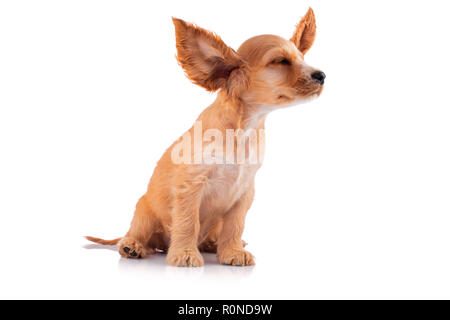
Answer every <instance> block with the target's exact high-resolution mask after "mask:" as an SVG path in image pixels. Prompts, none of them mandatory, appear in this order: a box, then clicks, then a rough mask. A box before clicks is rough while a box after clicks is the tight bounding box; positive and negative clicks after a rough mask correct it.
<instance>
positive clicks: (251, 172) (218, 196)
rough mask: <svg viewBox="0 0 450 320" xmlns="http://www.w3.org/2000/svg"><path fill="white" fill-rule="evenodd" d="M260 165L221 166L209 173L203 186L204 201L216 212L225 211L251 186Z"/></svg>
mask: <svg viewBox="0 0 450 320" xmlns="http://www.w3.org/2000/svg"><path fill="white" fill-rule="evenodd" d="M260 166H261V165H260V164H245V165H235V164H223V165H217V166H216V167H215V168H214V170H213V171H212V172H211V174H210V176H209V178H208V181H207V183H206V185H205V190H204V200H205V202H206V203H208V207H210V208H211V209H213V210H216V211H227V210H228V209H229V208H231V206H232V205H233V204H234V203H235V202H236V201H237V200H239V198H240V197H241V196H242V194H243V193H244V192H245V191H246V190H248V188H249V187H250V186H251V184H252V182H253V180H254V178H255V174H256V172H257V171H258V169H259V168H260Z"/></svg>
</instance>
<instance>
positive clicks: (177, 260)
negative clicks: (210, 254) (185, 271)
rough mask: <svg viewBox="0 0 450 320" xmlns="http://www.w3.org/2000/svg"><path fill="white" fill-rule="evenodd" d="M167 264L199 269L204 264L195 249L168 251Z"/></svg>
mask: <svg viewBox="0 0 450 320" xmlns="http://www.w3.org/2000/svg"><path fill="white" fill-rule="evenodd" d="M167 263H168V264H169V265H171V266H175V267H201V266H203V265H204V264H205V263H204V262H203V257H202V255H201V254H200V252H199V251H198V249H197V248H193V249H170V248H169V252H168V253H167Z"/></svg>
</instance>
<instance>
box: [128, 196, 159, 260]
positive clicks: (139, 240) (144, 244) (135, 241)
mask: <svg viewBox="0 0 450 320" xmlns="http://www.w3.org/2000/svg"><path fill="white" fill-rule="evenodd" d="M156 222H157V221H156V218H155V216H154V214H153V212H152V211H151V209H150V208H149V206H148V204H147V200H146V198H145V196H142V197H141V198H140V199H139V201H138V203H137V205H136V210H135V212H134V217H133V220H132V221H131V226H130V230H128V232H127V234H126V235H125V237H123V238H122V240H120V241H119V253H120V255H121V256H122V257H124V258H131V259H140V258H145V257H146V256H148V255H151V254H153V253H155V251H154V249H153V248H149V247H148V242H149V240H150V238H151V236H152V234H153V232H154V230H155V227H156Z"/></svg>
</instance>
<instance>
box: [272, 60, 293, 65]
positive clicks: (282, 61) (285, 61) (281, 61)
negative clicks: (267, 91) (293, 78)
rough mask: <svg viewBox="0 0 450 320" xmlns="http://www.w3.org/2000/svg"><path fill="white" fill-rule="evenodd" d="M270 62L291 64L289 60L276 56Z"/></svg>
mask: <svg viewBox="0 0 450 320" xmlns="http://www.w3.org/2000/svg"><path fill="white" fill-rule="evenodd" d="M271 64H282V65H287V66H289V65H291V62H290V61H289V60H288V59H286V58H277V59H274V60H272V62H271Z"/></svg>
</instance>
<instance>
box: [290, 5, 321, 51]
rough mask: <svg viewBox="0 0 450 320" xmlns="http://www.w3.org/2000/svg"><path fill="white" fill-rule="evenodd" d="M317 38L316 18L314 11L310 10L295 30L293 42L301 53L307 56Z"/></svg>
mask: <svg viewBox="0 0 450 320" xmlns="http://www.w3.org/2000/svg"><path fill="white" fill-rule="evenodd" d="M315 37H316V18H315V17H314V11H313V10H312V9H311V8H309V9H308V12H306V14H305V16H304V17H303V18H302V20H300V23H299V24H298V25H297V27H296V28H295V32H294V35H293V36H292V38H291V41H292V42H293V43H294V44H295V46H296V47H297V48H298V50H300V51H301V53H303V54H305V53H306V52H308V50H309V49H310V48H311V46H312V45H313V43H314V38H315Z"/></svg>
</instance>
